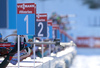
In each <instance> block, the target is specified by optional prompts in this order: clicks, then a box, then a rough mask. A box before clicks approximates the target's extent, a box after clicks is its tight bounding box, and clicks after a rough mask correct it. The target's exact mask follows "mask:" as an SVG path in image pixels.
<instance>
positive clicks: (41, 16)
mask: <svg viewBox="0 0 100 68" xmlns="http://www.w3.org/2000/svg"><path fill="white" fill-rule="evenodd" d="M36 21H37V22H47V13H42V14H36Z"/></svg>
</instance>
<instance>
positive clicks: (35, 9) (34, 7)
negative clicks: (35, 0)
mask: <svg viewBox="0 0 100 68" xmlns="http://www.w3.org/2000/svg"><path fill="white" fill-rule="evenodd" d="M34 8H35V9H34V13H35V14H36V4H35V7H34Z"/></svg>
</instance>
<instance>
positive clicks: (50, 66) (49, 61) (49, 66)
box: [49, 44, 51, 68]
mask: <svg viewBox="0 0 100 68" xmlns="http://www.w3.org/2000/svg"><path fill="white" fill-rule="evenodd" d="M50 56H51V46H50V44H49V57H50ZM49 68H51V63H50V60H49Z"/></svg>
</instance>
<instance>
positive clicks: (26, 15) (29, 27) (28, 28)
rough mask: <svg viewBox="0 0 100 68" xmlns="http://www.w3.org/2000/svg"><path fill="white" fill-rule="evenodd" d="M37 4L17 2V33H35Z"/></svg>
mask: <svg viewBox="0 0 100 68" xmlns="http://www.w3.org/2000/svg"><path fill="white" fill-rule="evenodd" d="M34 5H35V4H34V3H19V4H17V34H18V35H35V6H34Z"/></svg>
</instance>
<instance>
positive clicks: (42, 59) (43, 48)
mask: <svg viewBox="0 0 100 68" xmlns="http://www.w3.org/2000/svg"><path fill="white" fill-rule="evenodd" d="M42 42H43V39H42ZM43 53H44V45H43V44H42V68H43V57H44V55H43Z"/></svg>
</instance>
